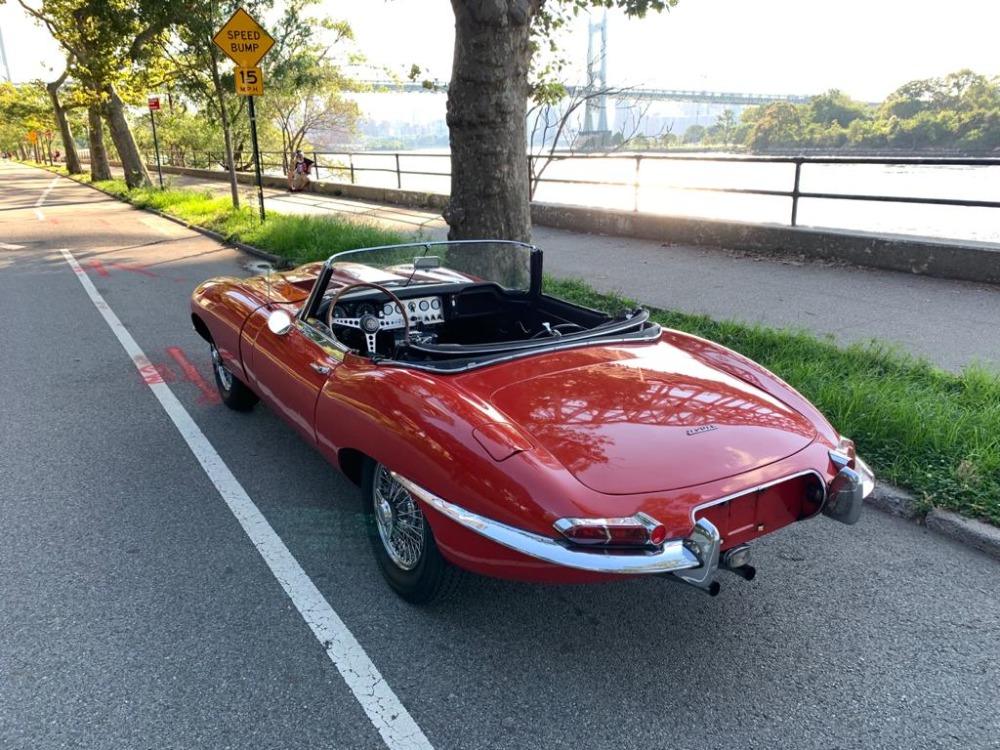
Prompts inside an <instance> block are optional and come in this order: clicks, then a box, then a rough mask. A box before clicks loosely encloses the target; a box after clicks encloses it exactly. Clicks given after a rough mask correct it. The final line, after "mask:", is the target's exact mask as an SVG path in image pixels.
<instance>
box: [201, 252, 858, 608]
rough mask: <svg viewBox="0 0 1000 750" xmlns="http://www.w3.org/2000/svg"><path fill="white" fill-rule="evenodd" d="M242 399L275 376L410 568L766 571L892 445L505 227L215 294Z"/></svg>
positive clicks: (288, 407)
mask: <svg viewBox="0 0 1000 750" xmlns="http://www.w3.org/2000/svg"><path fill="white" fill-rule="evenodd" d="M192 311H193V312H192V320H193V322H194V326H195V329H196V330H197V331H198V333H199V334H200V335H201V336H202V337H203V338H204V339H205V340H206V341H208V343H209V345H210V347H211V353H212V362H213V365H214V371H215V378H216V381H217V384H218V387H219V391H220V393H221V394H222V399H223V401H224V402H225V404H226V405H227V406H229V407H231V408H233V409H240V410H243V409H249V408H251V407H252V406H253V405H254V404H255V403H256V402H257V401H258V399H263V400H264V401H265V402H266V403H267V404H268V405H269V406H270V407H271V408H272V409H274V410H275V411H276V412H277V413H278V414H280V415H281V416H282V417H283V418H284V419H286V420H287V421H288V422H289V423H290V424H291V425H293V426H294V427H295V428H296V429H297V430H299V432H301V433H302V435H303V436H304V437H305V439H306V440H308V441H309V442H310V443H312V444H314V445H315V446H316V448H317V449H318V450H319V451H320V452H321V453H322V454H323V455H324V456H325V457H326V458H327V459H328V460H329V461H330V462H331V463H333V464H334V465H335V466H337V467H339V468H340V470H341V471H343V472H344V473H345V474H346V475H347V476H348V477H349V478H351V479H352V480H353V481H355V482H356V483H358V484H359V485H360V486H361V489H362V493H363V498H364V509H365V513H366V514H367V516H368V517H369V518H370V519H371V522H372V527H373V533H372V547H373V549H374V552H375V558H376V560H377V561H378V565H379V568H380V569H381V571H382V573H383V574H384V576H385V578H386V580H387V581H388V582H389V584H390V586H392V588H393V589H394V590H395V591H396V592H397V593H398V594H399V595H401V596H402V597H404V598H405V599H407V600H409V601H412V602H425V601H429V600H430V599H432V598H433V597H434V596H435V595H437V594H439V593H440V592H442V591H443V590H444V589H446V588H448V587H449V586H450V583H451V581H452V580H454V575H455V573H456V572H457V570H458V569H465V570H470V571H474V572H476V573H481V574H485V575H491V576H498V577H504V578H515V579H520V580H527V581H547V582H585V581H599V580H608V579H614V578H620V577H622V576H634V575H659V576H670V577H673V578H676V579H679V580H681V581H685V582H687V583H690V584H692V585H694V586H697V587H699V588H701V589H704V590H706V591H708V592H709V593H712V594H715V593H717V592H718V588H719V584H718V582H717V581H716V577H717V574H718V571H719V570H728V571H731V572H733V573H736V574H738V575H740V576H742V577H743V578H746V579H751V578H752V577H753V575H754V573H755V570H754V568H753V567H752V566H751V565H750V547H749V544H748V543H749V542H751V541H753V540H754V539H756V538H758V537H760V536H762V535H764V534H769V533H771V532H772V531H776V530H777V529H780V528H781V527H783V526H787V525H788V524H790V523H793V522H795V521H800V520H803V519H806V518H811V517H813V516H815V515H817V514H819V513H821V512H822V513H824V514H825V515H827V516H830V517H832V518H834V519H836V520H838V521H842V522H844V523H848V524H853V523H854V522H855V521H857V519H858V516H859V514H860V512H861V507H862V501H863V499H864V498H865V497H866V496H867V495H868V494H869V493H870V492H871V491H872V489H873V487H874V477H873V475H872V472H871V471H870V469H869V468H868V467H867V466H866V465H865V463H864V462H863V461H861V459H860V458H858V457H857V456H856V455H855V453H854V444H853V443H852V442H851V441H850V440H848V439H846V438H844V437H841V436H840V435H839V434H838V433H837V431H836V430H835V429H834V428H833V427H831V426H830V424H829V423H828V422H827V421H826V420H825V419H824V418H823V416H822V415H821V414H820V413H819V412H818V411H817V410H816V408H815V407H813V406H812V405H811V404H810V403H809V402H808V401H806V399H804V398H803V397H802V396H801V395H800V394H799V393H797V392H796V391H795V390H794V389H792V388H791V387H790V386H789V385H788V384H787V383H785V382H783V381H782V380H781V379H780V378H778V377H777V376H775V375H773V374H772V373H770V372H768V371H767V370H765V369H764V368H763V367H761V366H760V365H757V364H755V363H754V362H752V361H750V360H748V359H746V358H745V357H743V356H741V355H739V354H737V353H735V352H733V351H731V350H729V349H726V348H724V347H722V346H719V345H718V344H714V343H712V342H710V341H706V340H704V339H701V338H698V337H696V336H691V335H688V334H684V333H680V332H678V331H674V330H669V329H665V328H661V327H660V326H659V325H657V324H656V323H654V322H652V321H651V320H650V319H649V315H648V313H647V312H646V311H644V310H642V309H623V310H621V311H619V312H617V313H616V314H613V315H609V314H606V313H603V312H598V311H595V310H591V309H588V308H586V307H582V306H580V305H576V304H572V303H569V302H566V301H564V300H561V299H558V298H556V297H554V296H550V295H548V294H546V293H545V291H544V289H543V276H542V252H541V250H539V249H538V248H536V247H534V246H532V245H527V244H522V243H517V242H503V241H468V242H428V243H419V244H409V245H396V246H391V247H376V248H366V249H362V250H354V251H350V252H345V253H340V254H337V255H334V256H333V257H332V258H330V259H329V260H328V261H326V262H325V263H314V264H309V265H304V266H301V267H300V268H297V269H295V270H293V271H288V272H285V273H278V274H270V275H264V276H255V277H252V278H249V279H245V280H240V279H236V278H217V279H212V280H210V281H207V282H205V283H204V284H202V285H201V286H199V287H198V288H197V289H196V290H195V292H194V295H193V300H192Z"/></svg>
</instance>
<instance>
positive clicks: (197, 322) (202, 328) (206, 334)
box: [191, 313, 212, 343]
mask: <svg viewBox="0 0 1000 750" xmlns="http://www.w3.org/2000/svg"><path fill="white" fill-rule="evenodd" d="M191 324H192V325H193V326H194V330H195V331H196V332H197V334H198V335H199V336H201V337H202V338H203V339H205V341H208V342H209V343H211V342H212V333H211V332H210V331H209V330H208V326H207V325H205V321H204V320H202V319H201V318H200V317H199V316H197V315H195V314H194V313H191Z"/></svg>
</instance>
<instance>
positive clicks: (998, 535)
mask: <svg viewBox="0 0 1000 750" xmlns="http://www.w3.org/2000/svg"><path fill="white" fill-rule="evenodd" d="M866 502H867V503H868V504H869V505H870V506H871V507H873V508H876V509H877V510H880V511H882V512H883V513H888V514H889V515H891V516H898V517H899V518H905V519H907V520H910V521H913V522H915V523H918V524H920V525H922V526H926V527H927V529H928V531H932V532H934V533H935V534H939V535H940V536H943V537H947V538H948V539H951V540H953V541H956V542H959V543H960V544H964V545H965V546H967V547H972V548H973V549H977V550H979V551H980V552H983V553H985V554H986V555H988V556H989V557H992V558H993V559H994V560H1000V529H998V528H996V527H995V526H991V525H990V524H988V523H983V522H982V521H976V520H973V519H971V518H966V517H965V516H960V515H959V514H958V513H955V512H953V511H950V510H943V509H941V508H934V509H933V510H931V511H930V512H929V513H927V514H926V516H925V515H924V513H923V512H922V511H921V510H920V509H918V503H917V501H916V499H915V498H914V497H913V496H912V495H910V494H909V493H908V492H906V491H905V490H901V489H900V488H899V487H894V486H892V485H891V484H886V483H884V482H878V483H877V484H876V485H875V491H874V492H872V494H871V495H870V496H869V497H868V499H867V500H866Z"/></svg>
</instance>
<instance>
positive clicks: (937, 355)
mask: <svg viewBox="0 0 1000 750" xmlns="http://www.w3.org/2000/svg"><path fill="white" fill-rule="evenodd" d="M170 179H171V181H172V182H173V183H174V184H175V185H178V186H194V185H197V186H199V187H202V188H204V187H209V188H210V189H212V190H213V192H216V191H217V192H219V193H222V194H228V191H229V187H228V185H227V184H225V183H218V182H213V181H209V180H200V179H194V178H189V177H180V176H171V177H170ZM243 194H244V195H245V196H247V197H248V203H249V204H250V205H257V193H256V189H254V190H253V192H252V193H251V192H250V191H249V190H247V189H246V188H244V192H243ZM264 194H265V209H266V210H267V211H269V212H278V213H292V214H312V215H322V214H330V213H335V214H340V215H345V216H350V217H352V218H355V219H358V220H367V221H376V222H379V223H381V224H383V225H385V226H387V227H391V228H393V229H397V230H401V231H404V232H414V233H417V232H419V233H420V234H421V236H422V237H427V238H435V239H443V238H444V237H445V235H446V234H447V226H446V225H445V223H444V221H443V220H442V219H441V217H440V214H439V213H437V212H434V211H431V210H421V209H414V208H408V207H403V206H393V205H381V204H374V203H368V202H364V201H358V200H348V199H345V198H337V197H332V196H324V195H319V194H312V193H303V194H295V195H291V194H288V193H284V192H281V191H276V190H271V189H265V191H264ZM533 235H534V236H533V240H534V242H535V243H536V244H537V245H539V246H540V247H541V248H542V249H543V250H544V251H545V267H546V269H547V270H548V271H549V272H551V273H553V274H556V275H558V276H569V277H579V278H583V279H586V280H587V281H588V282H589V283H590V284H591V285H593V286H594V287H595V288H597V289H599V290H601V291H614V292H619V293H621V294H624V295H625V296H627V297H630V298H632V299H635V300H638V301H640V302H643V303H646V304H649V305H652V306H655V307H661V308H668V309H676V310H682V311H684V312H688V313H701V314H705V315H709V316H711V317H713V318H716V319H725V318H734V319H737V320H740V321H744V322H751V323H762V324H765V325H768V326H773V327H777V328H802V329H806V330H809V331H812V332H813V333H816V334H819V335H823V336H825V335H830V336H832V337H833V338H834V340H836V341H837V342H838V343H841V344H844V343H848V342H854V341H869V340H872V339H876V340H879V341H881V342H885V343H887V344H889V345H891V346H894V347H898V348H900V349H901V350H903V351H906V352H909V353H911V354H914V355H917V356H922V357H926V358H927V359H929V360H930V361H931V362H933V363H934V364H936V365H938V366H939V367H943V368H946V369H950V370H954V371H958V370H961V369H962V368H963V367H965V366H967V365H969V364H971V363H973V362H980V363H982V364H984V365H986V366H988V367H990V368H991V369H994V370H997V371H1000V286H995V285H987V284H975V283H970V282H963V281H947V280H942V279H934V278H929V277H924V276H916V275H911V274H904V273H898V272H892V271H878V270H872V269H863V268H855V267H847V266H837V265H831V264H829V263H821V262H799V261H788V260H774V259H771V258H766V257H763V256H761V255H759V254H747V253H742V252H737V251H732V250H725V249H718V248H698V247H690V246H681V245H664V244H663V243H660V242H656V241H652V240H637V239H630V238H624V237H607V236H600V235H591V234H580V233H575V232H570V231H565V230H561V229H552V228H549V227H542V226H536V227H535V228H534V230H533Z"/></svg>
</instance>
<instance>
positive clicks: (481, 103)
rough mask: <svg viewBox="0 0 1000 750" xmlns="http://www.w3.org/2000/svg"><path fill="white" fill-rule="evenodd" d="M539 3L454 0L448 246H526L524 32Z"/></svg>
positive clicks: (528, 210) (526, 38) (526, 35)
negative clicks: (486, 242) (460, 242)
mask: <svg viewBox="0 0 1000 750" xmlns="http://www.w3.org/2000/svg"><path fill="white" fill-rule="evenodd" d="M542 2H543V0H452V3H451V5H452V8H453V10H454V12H455V55H454V66H453V68H452V74H451V82H450V83H449V85H448V112H447V121H448V130H449V134H450V140H451V200H450V202H449V204H448V208H446V209H445V211H444V214H443V215H444V218H445V221H447V222H448V226H449V232H448V238H449V239H506V240H520V241H522V242H529V241H530V240H531V208H530V203H529V198H528V190H529V179H528V149H527V124H526V118H527V107H528V66H529V64H530V62H531V47H530V39H529V34H530V26H531V21H532V19H533V17H534V16H535V14H536V13H537V12H538V9H539V7H540V6H541V4H542Z"/></svg>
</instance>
